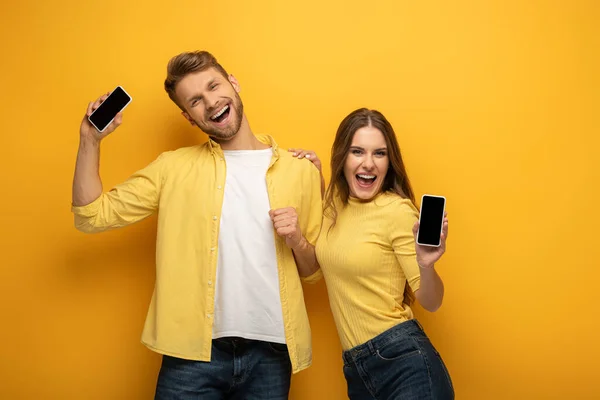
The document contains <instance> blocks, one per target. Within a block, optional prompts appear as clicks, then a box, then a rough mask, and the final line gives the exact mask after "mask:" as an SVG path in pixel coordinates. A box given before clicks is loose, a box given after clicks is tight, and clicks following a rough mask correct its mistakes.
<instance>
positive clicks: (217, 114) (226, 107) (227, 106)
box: [210, 105, 229, 121]
mask: <svg viewBox="0 0 600 400" xmlns="http://www.w3.org/2000/svg"><path fill="white" fill-rule="evenodd" d="M228 108H229V105H226V106H225V107H223V108H221V110H220V111H219V112H218V113H216V114H215V115H213V116H212V117H210V119H212V120H213V121H214V120H215V119H217V118H219V117H220V116H221V115H223V113H224V112H225V111H227V109H228Z"/></svg>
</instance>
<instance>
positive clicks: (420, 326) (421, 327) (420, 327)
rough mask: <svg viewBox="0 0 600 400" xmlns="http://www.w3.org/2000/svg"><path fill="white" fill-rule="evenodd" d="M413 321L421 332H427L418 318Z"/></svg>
mask: <svg viewBox="0 0 600 400" xmlns="http://www.w3.org/2000/svg"><path fill="white" fill-rule="evenodd" d="M413 321H415V322H416V324H417V326H418V327H419V329H420V330H422V331H423V332H425V329H423V326H422V325H421V323H420V322H419V321H418V320H417V319H416V318H413Z"/></svg>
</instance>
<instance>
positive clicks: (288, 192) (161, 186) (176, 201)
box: [72, 135, 322, 373]
mask: <svg viewBox="0 0 600 400" xmlns="http://www.w3.org/2000/svg"><path fill="white" fill-rule="evenodd" d="M256 137H257V139H258V140H260V141H261V142H262V143H265V144H269V145H270V146H271V147H272V150H273V157H272V159H271V163H270V165H269V169H268V170H267V174H266V180H267V190H268V194H269V201H270V203H271V208H272V209H276V208H282V207H295V208H296V211H297V212H298V219H299V224H300V229H301V230H302V233H303V235H304V236H305V237H306V239H307V240H308V241H309V242H310V243H311V244H313V245H314V244H315V242H316V240H317V237H318V235H319V231H320V229H321V219H322V208H321V188H320V176H319V172H318V170H317V168H316V167H315V166H314V165H312V163H311V162H310V161H308V160H298V159H294V158H293V156H292V155H291V154H290V153H288V152H287V151H285V150H283V151H282V150H279V148H278V147H277V144H276V143H275V141H274V140H273V139H272V138H271V137H270V136H259V135H257V136H256ZM225 171H226V165H225V159H224V157H223V151H222V150H221V147H220V146H219V145H218V144H217V143H216V142H214V141H212V140H209V141H208V142H206V143H205V144H202V145H198V146H193V147H186V148H181V149H178V150H175V151H169V152H165V153H163V154H161V155H160V156H159V157H158V158H157V159H156V160H155V161H154V162H152V163H151V164H150V165H148V166H147V167H146V168H144V169H142V170H140V171H138V172H136V173H135V174H133V175H132V176H131V177H130V178H129V179H127V180H126V181H125V182H123V183H122V184H120V185H117V186H116V187H114V188H113V189H112V190H110V191H109V192H106V193H103V194H102V195H101V196H100V197H99V198H98V199H96V200H94V201H93V202H92V203H90V204H88V205H85V206H81V207H72V210H73V213H74V214H75V226H76V227H77V229H79V230H81V231H83V232H88V233H95V232H101V231H105V230H109V229H114V228H119V227H122V226H125V225H129V224H132V223H134V222H137V221H139V220H141V219H143V218H146V217H148V216H149V215H151V214H152V213H154V212H155V211H158V230H157V242H156V285H155V289H154V294H153V296H152V300H151V303H150V307H149V310H148V315H147V317H146V323H145V326H144V331H143V334H142V343H143V344H144V345H146V346H147V347H149V348H150V349H152V350H154V351H156V352H158V353H161V354H167V355H170V356H174V357H179V358H185V359H191V360H200V361H210V357H211V342H212V326H213V318H212V315H213V311H214V302H215V279H216V272H217V270H216V269H217V252H218V251H219V249H218V237H219V222H220V216H221V206H222V204H223V189H224V188H225ZM225 234H226V233H225ZM273 235H275V246H276V254H277V265H278V271H279V287H280V293H281V305H282V313H283V321H284V328H285V338H286V342H287V346H288V349H289V353H290V359H291V362H292V370H293V372H294V373H296V372H298V371H301V370H302V369H304V368H307V367H308V366H310V364H311V360H312V352H311V331H310V326H309V322H308V315H307V313H306V308H305V305H304V296H303V292H302V285H301V280H300V277H299V275H298V270H297V267H296V263H295V260H294V256H293V254H292V251H291V249H290V248H289V247H287V246H286V244H285V240H284V239H282V238H280V237H279V236H277V234H276V233H275V231H274V230H273ZM318 275H320V271H318V272H317V273H316V274H315V275H313V276H312V277H308V278H306V279H305V280H307V281H311V280H313V279H318V277H319V276H318Z"/></svg>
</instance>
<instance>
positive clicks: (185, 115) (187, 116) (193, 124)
mask: <svg viewBox="0 0 600 400" xmlns="http://www.w3.org/2000/svg"><path fill="white" fill-rule="evenodd" d="M181 115H183V117H184V118H185V119H187V120H188V122H189V123H190V124H192V126H196V122H195V121H194V120H193V119H192V117H190V114H188V113H186V112H185V111H182V112H181Z"/></svg>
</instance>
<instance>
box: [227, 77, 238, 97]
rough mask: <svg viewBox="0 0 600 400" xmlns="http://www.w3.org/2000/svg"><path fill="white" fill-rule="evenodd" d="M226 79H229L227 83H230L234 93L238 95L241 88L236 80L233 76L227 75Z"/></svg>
mask: <svg viewBox="0 0 600 400" xmlns="http://www.w3.org/2000/svg"><path fill="white" fill-rule="evenodd" d="M227 79H229V82H231V86H233V88H234V89H235V91H236V92H238V93H239V92H240V91H241V90H242V88H241V87H240V83H239V82H238V81H237V79H235V76H233V75H232V74H229V76H228V77H227Z"/></svg>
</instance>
